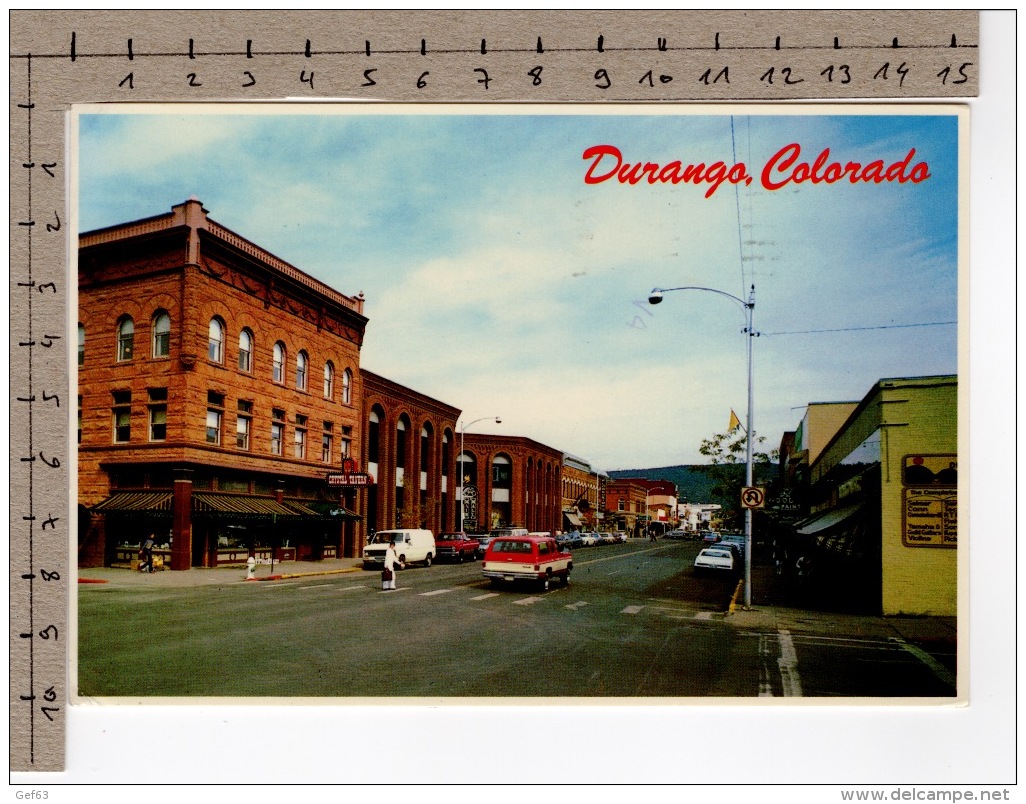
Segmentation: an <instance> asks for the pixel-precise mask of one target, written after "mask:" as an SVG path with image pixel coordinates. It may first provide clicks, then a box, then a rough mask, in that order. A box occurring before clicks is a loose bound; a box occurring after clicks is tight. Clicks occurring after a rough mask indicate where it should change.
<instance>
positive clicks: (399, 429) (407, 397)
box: [361, 371, 460, 533]
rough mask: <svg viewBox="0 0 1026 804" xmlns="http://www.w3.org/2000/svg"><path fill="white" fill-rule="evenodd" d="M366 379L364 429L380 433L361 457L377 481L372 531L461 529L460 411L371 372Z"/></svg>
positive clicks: (371, 493)
mask: <svg viewBox="0 0 1026 804" xmlns="http://www.w3.org/2000/svg"><path fill="white" fill-rule="evenodd" d="M363 379H364V396H363V410H364V414H363V421H364V426H365V428H366V432H367V433H368V434H370V433H371V432H372V431H376V432H375V433H374V435H373V436H371V437H368V438H366V439H365V440H364V446H363V451H362V453H361V455H362V465H363V466H365V467H366V468H367V471H369V472H370V473H371V475H372V476H374V478H375V481H376V482H375V485H374V486H373V487H372V488H370V489H368V492H367V508H366V511H365V512H364V513H365V515H366V521H367V527H368V529H369V530H373V531H378V530H385V529H387V528H395V527H413V528H427V529H429V530H431V531H433V532H434V533H442V532H445V531H452V530H456V529H457V528H458V520H457V519H456V514H455V504H456V495H455V491H454V485H458V482H459V480H458V477H457V475H456V451H457V450H458V449H459V447H458V446H457V445H456V443H455V441H456V439H455V437H454V433H455V431H456V421H457V419H458V418H459V416H460V411H459V409H458V408H454V407H452V406H451V405H447V404H445V403H444V402H439V401H438V400H436V399H432V398H431V397H429V396H425V395H424V394H421V393H418V392H417V391H414V390H412V389H410V388H406V387H404V386H402V385H399V384H398V383H396V382H393V381H391V380H387V379H385V378H384V377H380V376H378V375H377V374H372V373H371V372H369V371H364V372H363Z"/></svg>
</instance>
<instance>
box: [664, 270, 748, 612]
mask: <svg viewBox="0 0 1026 804" xmlns="http://www.w3.org/2000/svg"><path fill="white" fill-rule="evenodd" d="M675 290H701V291H705V292H706V293H715V294H717V295H719V296H726V297H727V298H728V299H730V300H731V301H734V302H737V303H738V304H739V305H741V308H742V309H743V310H744V311H745V317H746V319H747V325H746V326H745V328H744V332H745V333H746V334H747V335H748V422H747V424H746V429H747V433H746V434H745V486H748V487H750V486H751V485H752V474H753V473H752V440H753V435H754V432H755V431H754V430H753V429H752V418H753V416H752V408H753V400H754V395H753V393H752V338H755V337H756V336H758V334H759V333H758V332H756V331H755V329H754V328H753V327H752V317H753V314H754V312H755V285H754V284H753V285H752V287H751V290H750V291H749V293H748V301H745V300H744V299H742V298H740V297H738V296H734V295H733V294H731V293H727V292H725V291H722V290H716V288H705V287H699V286H697V285H687V286H685V287H679V288H652V292H651V293H649V294H648V303H649V304H659V303H660V302H662V300H663V294H664V293H669V292H671V291H675ZM751 605H752V509H751V508H750V507H748V506H745V608H751Z"/></svg>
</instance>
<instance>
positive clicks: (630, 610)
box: [620, 606, 645, 614]
mask: <svg viewBox="0 0 1026 804" xmlns="http://www.w3.org/2000/svg"><path fill="white" fill-rule="evenodd" d="M643 608H645V607H644V606H628V607H627V608H625V609H624V610H623V611H621V612H620V613H621V614H637V613H638V612H640V611H641V610H642V609H643Z"/></svg>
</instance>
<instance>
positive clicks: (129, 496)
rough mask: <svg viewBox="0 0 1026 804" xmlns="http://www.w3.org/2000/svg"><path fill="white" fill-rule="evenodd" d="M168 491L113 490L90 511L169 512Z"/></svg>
mask: <svg viewBox="0 0 1026 804" xmlns="http://www.w3.org/2000/svg"><path fill="white" fill-rule="evenodd" d="M171 497H172V495H171V492H170V491H115V492H114V493H113V494H111V495H110V496H109V497H108V498H107V499H105V500H103V501H101V502H98V503H97V504H96V505H94V506H93V507H92V508H90V509H89V510H90V511H93V512H95V513H98V514H109V513H114V512H117V513H124V512H134V513H165V514H170V513H171Z"/></svg>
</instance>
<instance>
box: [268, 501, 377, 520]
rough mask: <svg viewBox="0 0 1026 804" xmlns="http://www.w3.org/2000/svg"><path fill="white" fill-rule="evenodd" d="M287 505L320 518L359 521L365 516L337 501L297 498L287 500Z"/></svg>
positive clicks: (303, 513) (304, 513) (306, 514)
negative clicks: (297, 499) (300, 500)
mask: <svg viewBox="0 0 1026 804" xmlns="http://www.w3.org/2000/svg"><path fill="white" fill-rule="evenodd" d="M285 505H287V506H289V507H290V508H295V509H296V510H297V511H298V512H299V513H301V514H302V515H303V516H314V517H317V518H318V519H334V520H338V519H352V520H355V521H359V520H361V519H362V518H363V517H361V516H360V515H359V514H357V513H354V512H352V511H350V510H349V509H348V508H343V507H342V506H341V505H339V504H338V503H335V502H323V501H314V500H304V501H302V502H297V501H295V500H285Z"/></svg>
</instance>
